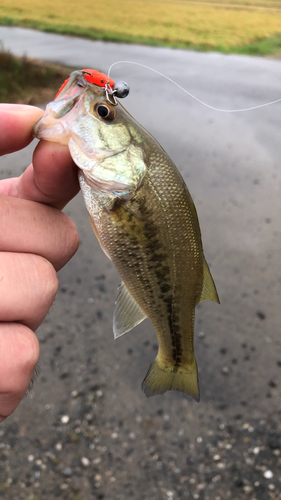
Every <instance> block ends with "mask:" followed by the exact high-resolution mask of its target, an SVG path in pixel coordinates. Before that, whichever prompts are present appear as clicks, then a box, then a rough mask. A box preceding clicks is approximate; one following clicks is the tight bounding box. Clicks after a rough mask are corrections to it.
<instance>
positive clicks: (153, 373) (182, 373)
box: [33, 69, 219, 401]
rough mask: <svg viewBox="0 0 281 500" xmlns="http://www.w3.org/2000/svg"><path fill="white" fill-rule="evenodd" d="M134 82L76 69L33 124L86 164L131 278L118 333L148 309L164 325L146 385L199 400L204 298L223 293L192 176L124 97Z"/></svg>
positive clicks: (92, 208)
mask: <svg viewBox="0 0 281 500" xmlns="http://www.w3.org/2000/svg"><path fill="white" fill-rule="evenodd" d="M127 90H128V89H127V88H126V84H125V83H124V82H121V83H120V84H118V83H115V82H114V80H112V79H110V78H109V77H108V76H107V75H105V74H103V73H100V72H98V71H97V70H91V69H84V70H76V71H74V72H72V73H71V75H70V77H69V78H68V79H67V80H66V82H65V83H64V84H63V85H62V87H61V88H60V90H59V92H58V94H57V96H56V98H55V100H54V101H53V102H51V103H49V104H48V105H47V107H46V110H45V112H44V115H43V117H42V118H41V119H40V120H39V121H38V122H37V123H36V124H35V126H34V131H33V133H34V135H35V136H36V137H37V138H39V139H43V140H48V141H53V142H59V143H61V144H66V145H68V147H69V151H70V154H71V156H72V158H73V160H74V162H75V163H76V165H77V166H78V177H79V183H80V187H81V191H82V193H83V196H84V201H85V204H86V208H87V211H88V215H89V218H90V222H91V225H92V228H93V230H94V233H95V235H96V237H97V239H98V241H99V244H100V246H101V248H102V250H103V251H104V253H105V254H106V255H107V257H108V258H109V259H111V260H112V262H113V263H114V265H115V267H116V269H117V271H118V272H119V274H120V276H121V278H122V283H121V285H120V286H119V288H118V292H117V299H116V303H115V311H114V316H113V332H114V337H115V338H118V337H120V336H121V335H123V334H124V333H126V332H128V331H130V330H131V329H132V328H134V327H135V326H136V325H138V324H139V323H141V322H142V321H143V320H144V319H145V318H150V320H151V322H152V325H153V327H154V329H155V332H156V335H157V339H158V344H159V347H158V353H157V356H156V358H155V360H154V361H153V363H152V364H151V366H150V368H149V370H148V372H147V374H146V377H145V378H144V380H143V383H142V389H143V391H144V393H145V395H146V396H147V397H150V396H154V395H159V394H164V393H165V392H166V391H171V390H176V391H181V392H183V393H185V394H187V395H189V396H191V397H192V398H193V399H194V400H195V401H199V400H200V389H199V380H198V368H197V363H196V358H195V352H194V315H195V308H196V306H197V305H198V304H199V302H201V301H204V300H212V301H214V302H217V303H219V298H218V293H217V290H216V287H215V284H214V281H213V278H212V276H211V273H210V270H209V267H208V264H207V262H206V259H205V256H204V253H203V247H202V240H201V232H200V226H199V221H198V217H197V212H196V208H195V205H194V203H193V200H192V198H191V195H190V193H189V191H188V188H187V186H186V184H185V182H184V179H183V177H182V175H181V174H180V172H179V171H178V169H177V167H176V166H175V164H174V163H173V161H172V160H171V159H170V157H169V156H168V154H167V153H166V152H165V151H164V149H163V148H162V146H161V145H160V144H159V143H158V142H157V141H156V139H154V137H153V136H152V135H151V134H150V133H149V132H148V131H147V130H146V129H145V128H144V127H142V126H141V125H140V124H139V123H138V122H137V121H136V120H135V119H134V118H133V117H132V116H131V115H130V114H129V113H128V111H127V110H126V109H125V108H124V106H123V105H122V104H121V103H120V100H119V98H121V97H124V94H126V92H127ZM117 98H118V99H117Z"/></svg>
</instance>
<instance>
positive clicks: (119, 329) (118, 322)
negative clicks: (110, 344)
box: [113, 281, 147, 339]
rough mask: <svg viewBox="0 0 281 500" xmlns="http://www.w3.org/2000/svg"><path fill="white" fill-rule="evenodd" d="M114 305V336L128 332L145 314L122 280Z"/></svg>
mask: <svg viewBox="0 0 281 500" xmlns="http://www.w3.org/2000/svg"><path fill="white" fill-rule="evenodd" d="M115 304H116V307H115V310H114V316H113V333H114V338H115V339H116V338H117V337H120V336H121V335H123V334H124V333H126V332H129V331H130V330H132V328H134V327H135V326H137V325H138V324H139V323H141V322H142V321H143V320H144V319H145V318H146V317H147V316H146V315H145V314H144V312H143V311H142V310H141V308H140V307H139V306H138V304H137V303H136V301H135V299H133V297H132V295H131V294H130V292H128V290H127V288H126V286H125V285H124V283H123V281H122V283H121V285H120V286H119V287H118V294H117V299H116V302H115Z"/></svg>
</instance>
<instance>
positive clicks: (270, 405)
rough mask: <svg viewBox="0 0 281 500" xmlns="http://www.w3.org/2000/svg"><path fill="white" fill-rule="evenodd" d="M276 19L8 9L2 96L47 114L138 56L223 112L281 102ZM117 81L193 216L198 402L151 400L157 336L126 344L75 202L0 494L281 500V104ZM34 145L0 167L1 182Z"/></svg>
mask: <svg viewBox="0 0 281 500" xmlns="http://www.w3.org/2000/svg"><path fill="white" fill-rule="evenodd" d="M280 15H281V1H275V2H274V1H259V0H257V1H256V2H254V1H249V2H247V5H245V2H242V1H241V2H231V3H230V4H229V3H225V2H219V1H217V2H215V3H212V2H199V1H197V2H188V1H184V0H183V1H175V2H165V1H154V2H146V1H137V2H135V3H134V4H132V3H131V2H126V0H125V1H124V2H122V5H118V4H116V2H114V3H113V2H112V1H111V0H109V1H108V2H106V3H104V2H103V3H102V2H99V1H96V2H95V3H94V4H93V3H92V2H91V3H90V2H89V3H88V2H86V1H83V2H81V3H80V4H76V3H74V2H70V3H68V4H67V5H66V4H62V3H60V2H56V3H54V2H51V1H50V0H47V1H45V2H44V5H42V4H41V3H40V4H39V2H38V3H37V2H36V0H29V1H28V0H22V1H21V2H13V3H11V2H10V1H8V0H2V2H1V6H0V23H1V25H2V26H0V40H1V42H2V49H3V50H2V53H1V55H0V57H1V73H0V98H1V101H2V102H25V103H30V104H36V105H40V106H45V104H46V103H47V102H48V101H49V100H52V99H53V97H54V95H55V94H56V92H57V89H58V88H59V86H60V85H61V83H62V82H63V80H64V79H65V78H67V77H68V75H69V72H70V71H71V69H72V68H83V67H93V68H96V69H99V70H102V71H104V72H107V71H108V68H109V66H110V65H111V64H112V63H114V62H116V61H128V60H129V61H134V62H138V63H141V64H145V65H147V66H150V67H152V68H154V69H156V70H158V71H160V72H162V73H165V74H166V75H167V76H168V77H170V78H172V79H174V80H176V81H177V83H179V84H180V85H182V86H183V87H184V88H186V89H187V90H188V91H189V92H191V93H192V94H194V95H195V96H196V97H198V98H199V99H201V100H203V101H204V102H206V103H207V104H209V105H211V106H214V107H217V108H222V109H243V108H249V107H252V106H258V105H260V104H263V103H266V102H269V101H274V100H276V99H279V98H280V97H281V85H280V82H281V72H280V69H281V65H280V59H279V57H280V53H281V49H280V47H281V44H280V40H281V29H280V26H281V24H280ZM27 28H36V30H35V29H32V30H31V29H27ZM39 29H40V30H41V31H38V30H39ZM44 31H45V32H44ZM46 31H52V32H53V33H46ZM55 32H57V33H55ZM58 33H63V34H66V35H71V36H62V35H60V34H58ZM75 35H79V36H80V38H77V37H76V36H75ZM81 36H83V37H84V38H81ZM90 38H92V39H95V40H90ZM115 42H118V43H115ZM124 42H126V43H124ZM128 42H131V43H128ZM152 45H154V47H152ZM156 45H157V47H156ZM187 49H192V50H187ZM223 53H224V54H223ZM241 54H244V55H241ZM252 54H254V55H255V57H253V56H252ZM261 56H263V57H261ZM111 77H112V78H113V79H114V80H116V81H118V80H125V81H127V82H128V83H129V85H130V89H131V91H130V94H129V96H128V97H127V98H126V100H124V105H125V107H126V108H127V109H128V111H129V112H130V113H131V114H132V115H133V116H134V118H135V119H137V120H138V121H139V122H140V123H141V124H142V125H143V126H144V127H145V128H147V129H148V130H149V131H150V132H151V133H152V134H153V135H154V136H155V137H156V139H157V140H158V141H159V142H160V144H161V145H162V146H163V147H164V149H165V150H166V151H167V153H168V154H169V155H170V156H171V157H172V159H173V160H174V162H175V163H176V165H177V167H178V168H179V170H180V172H181V173H182V175H183V177H184V179H185V181H186V183H187V186H188V188H189V190H190V192H191V195H192V197H193V199H194V202H195V205H196V208H197V211H198V216H199V221H200V225H201V231H202V239H203V246H204V251H205V256H206V259H207V261H208V263H209V265H210V267H211V271H212V275H213V277H214V280H215V282H216V285H217V289H218V292H219V296H220V300H221V305H217V304H214V303H211V302H204V303H201V304H200V305H199V306H198V307H197V309H196V324H195V346H196V357H197V361H198V366H199V376H200V385H201V402H200V403H199V404H197V403H195V402H193V401H191V400H190V399H189V398H187V397H186V396H185V395H184V394H181V393H167V394H165V395H164V396H163V397H154V398H150V399H147V398H146V397H145V396H144V394H143V393H142V391H141V388H140V385H141V382H142V380H143V378H144V376H145V374H146V371H147V369H148V367H149V365H150V363H151V362H152V360H153V359H154V357H155V355H156V353H157V345H158V344H157V338H156V336H155V333H154V330H153V328H152V326H151V323H150V321H149V320H146V321H145V322H143V323H142V324H141V325H139V326H138V327H137V328H135V329H134V330H133V331H132V332H129V333H127V334H126V335H124V336H123V337H121V338H120V339H118V340H116V341H114V340H113V334H112V316H113V310H114V301H115V297H116V289H117V286H118V284H119V282H120V277H119V276H118V274H117V272H116V270H115V268H114V266H113V264H112V262H111V261H109V260H108V259H107V258H106V256H105V255H104V254H103V252H102V251H101V249H100V247H99V244H98V242H97V241H96V239H95V236H94V234H93V232H92V229H91V227H90V224H89V221H88V216H87V213H86V209H85V207H84V202H83V199H82V197H81V195H78V196H77V197H76V198H75V199H74V200H73V201H72V202H71V203H70V204H69V205H68V206H67V207H66V210H65V211H66V213H67V214H68V215H69V216H70V217H71V218H72V219H73V220H74V221H75V223H76V225H77V227H78V230H79V234H80V238H81V246H80V248H79V250H78V252H77V254H76V255H75V257H74V258H73V259H72V260H71V262H70V263H69V264H68V265H67V266H66V267H65V269H63V270H62V271H61V272H60V276H59V278H60V289H59V292H58V295H57V298H56V300H55V302H54V304H53V306H52V310H51V311H50V313H49V314H48V316H47V318H46V319H45V321H44V323H43V325H42V326H41V327H40V328H39V329H38V332H37V334H38V338H39V340H40V345H41V358H40V367H41V374H40V376H39V378H38V381H37V384H36V385H35V388H34V389H33V392H32V395H31V397H27V398H25V400H24V401H23V402H22V403H21V405H20V407H19V408H18V409H17V410H16V412H15V413H14V415H12V416H11V417H10V418H9V419H7V420H6V421H5V422H4V423H2V424H1V426H0V498H1V497H3V498H7V499H12V500H14V499H15V500H18V499H24V500H39V499H44V500H45V499H46V500H47V499H48V500H49V499H53V498H60V499H63V500H88V499H89V500H96V499H106V500H113V499H114V500H115V499H117V500H125V499H128V498H134V499H136V500H171V499H174V500H175V499H184V500H185V499H188V500H189V499H193V498H194V499H199V500H225V499H231V500H238V499H239V500H240V499H242V500H244V499H245V500H246V499H249V500H269V499H273V500H277V499H280V498H281V472H280V465H281V457H280V452H281V425H280V415H281V412H280V400H281V398H280V373H281V347H280V297H281V263H280V248H281V231H280V216H279V214H280V209H281V197H280V180H281V177H280V153H281V146H280V132H279V131H280V106H281V104H280V103H277V104H275V105H271V106H268V107H264V108H261V109H257V110H253V111H248V112H244V113H219V112H217V111H213V110H211V109H207V108H206V107H204V106H202V105H201V104H200V103H198V102H196V101H195V100H193V99H191V98H190V97H188V96H187V95H185V94H184V93H182V92H181V91H180V90H179V89H177V88H176V87H175V86H173V85H172V84H171V83H170V82H168V81H166V80H164V79H163V78H161V77H160V76H159V75H156V74H154V73H152V72H150V71H148V70H146V69H144V68H140V67H137V66H133V65H129V64H127V63H126V64H125V63H123V64H119V65H116V66H114V68H113V69H112V73H111ZM34 147H35V141H34V142H33V143H32V144H31V145H30V146H29V147H28V148H26V149H25V150H23V151H21V152H19V153H15V154H13V155H9V156H5V157H2V158H1V163H0V173H1V178H6V177H12V176H15V175H20V174H21V172H22V171H23V170H24V169H25V168H26V167H27V166H28V165H29V163H30V162H31V159H32V152H33V149H34Z"/></svg>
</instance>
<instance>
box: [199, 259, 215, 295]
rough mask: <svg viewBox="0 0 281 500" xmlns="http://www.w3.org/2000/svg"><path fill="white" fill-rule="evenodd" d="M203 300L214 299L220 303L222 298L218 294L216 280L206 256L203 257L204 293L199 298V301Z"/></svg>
mask: <svg viewBox="0 0 281 500" xmlns="http://www.w3.org/2000/svg"><path fill="white" fill-rule="evenodd" d="M203 300H213V301H214V302H217V303H218V304H219V303H220V299H219V296H218V292H217V289H216V285H215V283H214V280H213V278H212V275H211V272H210V269H209V266H208V264H207V262H206V259H205V257H204V259H203V287H202V293H201V297H200V299H199V302H202V301H203Z"/></svg>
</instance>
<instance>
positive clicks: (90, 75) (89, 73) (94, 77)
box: [55, 69, 115, 98]
mask: <svg viewBox="0 0 281 500" xmlns="http://www.w3.org/2000/svg"><path fill="white" fill-rule="evenodd" d="M81 71H82V73H83V76H84V78H85V80H87V81H88V82H89V83H93V84H94V85H98V86H99V87H105V86H106V84H108V85H110V87H111V88H113V86H114V85H115V81H114V80H112V79H111V78H108V76H107V75H105V74H104V73H100V71H97V70H96V69H81ZM69 80H70V78H67V80H65V82H64V83H63V84H62V86H61V88H60V89H59V91H58V93H57V95H56V97H55V98H57V97H58V95H59V94H60V93H61V91H62V90H63V89H64V87H65V86H66V85H67V84H68V82H69Z"/></svg>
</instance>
